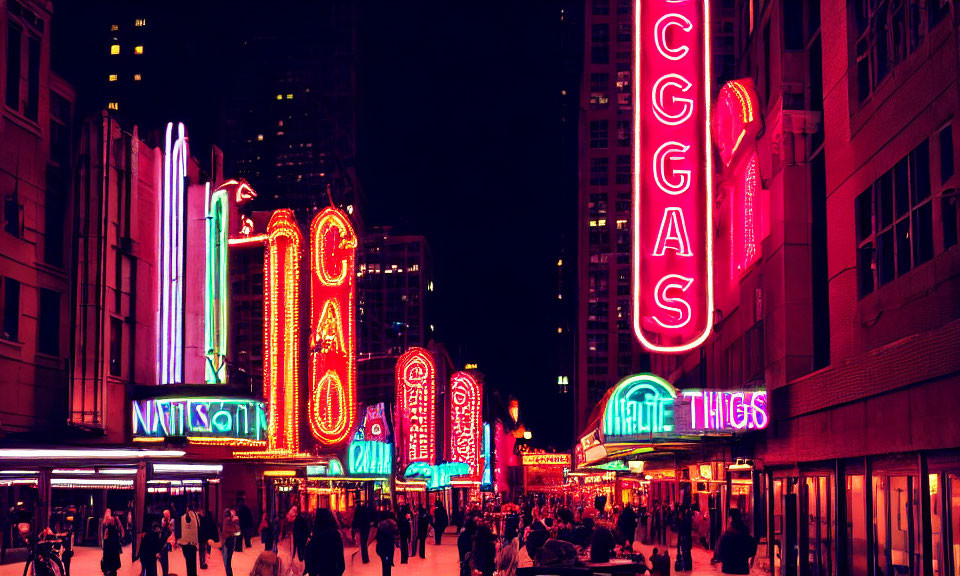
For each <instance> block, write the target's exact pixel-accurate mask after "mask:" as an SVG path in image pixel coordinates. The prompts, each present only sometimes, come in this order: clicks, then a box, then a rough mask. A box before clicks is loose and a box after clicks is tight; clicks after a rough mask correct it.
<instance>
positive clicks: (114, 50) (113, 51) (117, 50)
mask: <svg viewBox="0 0 960 576" xmlns="http://www.w3.org/2000/svg"><path fill="white" fill-rule="evenodd" d="M119 53H120V45H119V44H111V45H110V54H119Z"/></svg>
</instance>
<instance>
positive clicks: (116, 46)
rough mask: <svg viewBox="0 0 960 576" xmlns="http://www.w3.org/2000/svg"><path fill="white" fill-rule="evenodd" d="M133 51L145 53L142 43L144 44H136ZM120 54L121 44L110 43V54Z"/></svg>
mask: <svg viewBox="0 0 960 576" xmlns="http://www.w3.org/2000/svg"><path fill="white" fill-rule="evenodd" d="M133 53H134V54H143V45H142V44H137V45H136V46H134V47H133ZM118 54H120V45H119V44H111V45H110V55H111V56H116V55H118Z"/></svg>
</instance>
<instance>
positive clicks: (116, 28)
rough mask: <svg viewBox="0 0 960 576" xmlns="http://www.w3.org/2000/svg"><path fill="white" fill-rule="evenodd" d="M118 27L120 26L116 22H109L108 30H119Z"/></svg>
mask: <svg viewBox="0 0 960 576" xmlns="http://www.w3.org/2000/svg"><path fill="white" fill-rule="evenodd" d="M119 29H120V27H119V26H117V25H116V24H111V25H110V31H111V32H116V31H117V30H119Z"/></svg>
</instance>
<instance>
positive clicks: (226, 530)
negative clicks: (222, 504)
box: [220, 508, 241, 576]
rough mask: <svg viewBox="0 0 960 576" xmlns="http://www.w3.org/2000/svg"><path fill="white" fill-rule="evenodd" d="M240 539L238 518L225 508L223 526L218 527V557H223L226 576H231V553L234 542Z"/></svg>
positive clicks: (234, 513) (233, 548)
mask: <svg viewBox="0 0 960 576" xmlns="http://www.w3.org/2000/svg"><path fill="white" fill-rule="evenodd" d="M240 537H241V536H240V518H239V517H238V516H237V513H236V512H234V511H233V510H231V509H229V508H227V509H226V510H224V511H223V525H222V526H221V527H220V555H221V556H222V557H223V570H224V572H225V573H226V576H233V553H234V551H235V549H236V540H237V538H240Z"/></svg>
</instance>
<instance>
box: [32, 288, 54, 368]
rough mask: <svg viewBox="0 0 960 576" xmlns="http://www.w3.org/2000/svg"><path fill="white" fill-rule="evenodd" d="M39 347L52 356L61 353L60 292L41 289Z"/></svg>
mask: <svg viewBox="0 0 960 576" xmlns="http://www.w3.org/2000/svg"><path fill="white" fill-rule="evenodd" d="M39 316H40V318H39V322H38V329H37V331H38V337H37V349H38V350H39V351H40V352H42V353H44V354H50V355H51V356H59V355H60V293H59V292H54V291H53V290H46V289H44V288H41V289H40V310H39Z"/></svg>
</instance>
